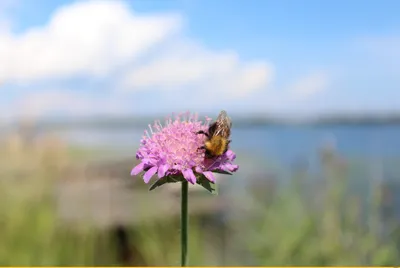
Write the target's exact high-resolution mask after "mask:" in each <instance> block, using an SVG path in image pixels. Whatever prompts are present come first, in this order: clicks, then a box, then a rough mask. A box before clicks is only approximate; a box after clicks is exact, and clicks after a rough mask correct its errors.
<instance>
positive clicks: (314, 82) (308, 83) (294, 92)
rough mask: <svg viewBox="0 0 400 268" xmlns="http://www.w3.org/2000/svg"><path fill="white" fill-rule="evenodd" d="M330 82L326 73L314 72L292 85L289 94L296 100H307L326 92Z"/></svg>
mask: <svg viewBox="0 0 400 268" xmlns="http://www.w3.org/2000/svg"><path fill="white" fill-rule="evenodd" d="M329 82H330V79H329V76H328V75H327V74H326V73H323V72H313V73H311V74H309V75H307V76H304V77H302V78H300V79H299V80H298V81H295V82H294V83H293V84H292V85H290V86H289V88H288V93H289V95H291V96H292V97H293V98H295V99H306V98H309V97H312V96H314V95H316V94H318V93H320V92H322V91H324V90H326V89H327V87H328V85H329Z"/></svg>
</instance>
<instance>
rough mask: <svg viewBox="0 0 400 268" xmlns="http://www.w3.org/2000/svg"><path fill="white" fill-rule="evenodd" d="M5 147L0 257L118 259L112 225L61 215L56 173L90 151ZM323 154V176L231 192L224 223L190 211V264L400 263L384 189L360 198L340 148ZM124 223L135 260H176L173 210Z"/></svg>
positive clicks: (37, 262)
mask: <svg viewBox="0 0 400 268" xmlns="http://www.w3.org/2000/svg"><path fill="white" fill-rule="evenodd" d="M1 148H2V149H1V152H0V160H1V161H0V163H1V164H0V167H1V170H2V171H1V178H0V199H1V200H0V226H1V228H0V237H1V242H0V265H2V266H25V265H26V266H45V265H49V266H50V265H51V266H75V265H76V266H98V265H102V266H106V265H120V263H118V261H117V258H116V253H115V252H116V250H115V248H114V243H113V237H111V235H110V232H108V231H106V230H104V229H100V228H97V229H95V228H92V227H90V226H86V227H85V226H82V228H75V227H76V226H68V225H66V224H65V223H63V222H61V221H60V220H59V219H58V217H57V207H56V205H55V201H54V197H55V196H54V194H55V193H54V191H53V190H54V188H53V187H54V182H55V180H56V179H58V178H60V177H61V176H62V175H63V172H64V170H65V167H67V166H69V165H74V164H75V163H76V162H77V161H76V160H77V159H79V162H81V163H82V162H84V161H87V160H88V158H91V157H93V155H92V154H90V153H89V154H88V153H87V152H85V151H84V150H78V149H74V150H70V149H69V148H67V147H65V146H63V145H62V144H60V143H57V142H56V141H55V140H53V141H50V140H43V141H42V142H41V143H37V144H31V145H29V146H28V145H26V144H24V142H23V141H22V140H20V139H18V137H14V138H13V139H11V140H8V141H7V142H6V143H5V144H3V146H2V147H1ZM321 159H322V167H323V169H324V175H325V176H324V177H325V180H324V183H325V184H324V185H320V184H318V185H311V184H310V180H309V179H308V177H309V174H307V173H298V174H296V176H295V177H294V178H293V180H292V184H290V185H289V186H287V185H286V187H275V188H274V187H272V184H265V186H262V185H261V186H258V187H256V190H257V191H255V190H253V189H249V193H250V194H249V195H248V196H251V197H252V199H251V200H250V201H251V202H250V203H247V202H246V203H245V202H244V201H243V202H242V201H240V200H235V203H243V205H242V206H238V207H237V211H236V212H237V213H236V214H238V215H240V217H235V218H233V219H232V220H229V222H228V226H226V227H224V228H221V227H218V226H217V228H214V229H212V228H206V227H204V225H202V224H201V222H200V220H199V219H198V218H195V217H193V216H192V217H191V218H190V220H189V223H190V228H189V232H190V233H189V253H190V256H189V263H190V265H197V266H203V265H263V266H265V265H276V266H280V265H282V266H285V265H297V266H300V265H306V266H324V265H327V266H331V265H357V266H360V265H374V266H389V265H396V264H399V263H400V256H399V254H398V249H397V244H396V243H397V241H398V238H399V236H398V235H396V232H395V231H393V232H389V231H390V230H392V229H389V228H388V226H389V223H386V225H385V228H382V222H381V220H380V213H379V209H380V208H381V200H382V196H380V195H381V194H380V192H379V191H375V192H374V193H375V196H374V198H373V202H362V199H363V197H362V196H360V195H358V194H357V193H355V192H354V191H351V190H350V187H349V185H351V183H352V182H351V181H350V180H349V179H348V178H347V169H346V168H345V167H343V166H341V165H342V163H341V162H340V161H338V158H337V157H335V156H332V155H330V157H323V156H322V157H321ZM310 185H311V186H310ZM149 194H150V193H149ZM152 194H156V193H152ZM210 198H211V197H210ZM189 200H190V196H189ZM144 206H145V204H144ZM148 209H151V208H148ZM133 216H134V215H133ZM218 228H220V229H219V230H218V231H216V232H213V231H212V230H215V229H218ZM382 230H385V231H386V233H385V234H382ZM129 232H130V234H131V237H132V241H131V242H132V244H133V246H134V252H135V253H134V262H133V265H156V266H158V265H163V266H170V265H179V258H180V244H179V238H180V237H179V218H176V217H171V218H170V219H165V220H163V221H162V222H159V221H147V222H143V223H141V224H140V225H135V226H131V227H130V228H129ZM224 238H225V239H228V240H227V242H225V243H224V241H223V239H224Z"/></svg>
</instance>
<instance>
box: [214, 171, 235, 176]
mask: <svg viewBox="0 0 400 268" xmlns="http://www.w3.org/2000/svg"><path fill="white" fill-rule="evenodd" d="M212 172H213V173H219V174H224V175H232V173H230V172H228V171H225V170H213V171H212Z"/></svg>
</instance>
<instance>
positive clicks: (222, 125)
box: [196, 111, 232, 158]
mask: <svg viewBox="0 0 400 268" xmlns="http://www.w3.org/2000/svg"><path fill="white" fill-rule="evenodd" d="M231 128H232V121H231V119H230V118H229V117H228V114H227V113H226V111H221V112H220V113H219V115H218V117H217V120H216V121H215V122H214V123H212V124H211V125H210V127H209V128H208V133H206V132H204V131H202V130H200V131H198V132H197V133H196V134H204V135H205V136H206V137H207V139H206V141H205V142H204V145H203V146H202V147H200V148H199V149H202V150H205V157H206V158H213V157H216V156H220V155H223V154H224V153H226V151H228V145H229V143H230V142H231V140H229V137H230V135H231Z"/></svg>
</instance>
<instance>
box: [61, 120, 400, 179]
mask: <svg viewBox="0 0 400 268" xmlns="http://www.w3.org/2000/svg"><path fill="white" fill-rule="evenodd" d="M56 134H57V135H58V136H60V137H61V138H62V139H64V140H65V141H67V142H69V143H71V144H75V145H81V146H90V147H108V148H112V149H117V150H119V151H120V152H121V154H124V155H128V156H129V155H131V156H132V157H134V155H135V152H136V149H137V146H138V145H139V142H140V139H141V137H142V135H143V130H142V129H139V128H128V127H127V128H116V129H110V128H87V129H85V128H79V129H68V130H63V131H59V132H57V133H56ZM326 146H330V147H332V148H334V149H335V151H336V152H337V153H338V154H339V155H340V156H341V157H343V158H344V159H347V160H349V161H350V160H351V161H355V162H357V163H359V164H360V165H361V166H364V170H361V171H360V172H361V173H365V174H367V175H368V176H377V174H376V173H377V172H378V173H381V175H382V176H383V177H387V178H389V179H391V180H393V179H399V180H400V169H397V167H398V166H400V165H399V164H400V125H399V126H396V125H387V126H382V125H381V126H356V125H353V126H351V125H346V126H318V127H315V126H257V127H249V128H233V129H232V143H231V149H232V150H234V151H235V152H236V153H237V155H238V157H237V161H238V163H239V164H240V165H242V166H243V168H244V169H251V170H252V171H257V170H260V171H263V170H265V171H268V169H269V170H270V169H271V166H272V165H273V166H274V167H275V168H279V169H281V172H284V171H285V170H286V171H287V170H288V167H292V166H293V165H296V164H303V165H306V166H307V167H308V168H309V169H313V168H316V167H317V166H318V159H319V151H320V149H321V148H323V147H326ZM266 161H268V164H265V163H266ZM396 173H397V174H396ZM378 175H379V174H378ZM360 176H361V175H360ZM363 176H365V175H363ZM382 176H381V177H382ZM398 176H399V177H398Z"/></svg>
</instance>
